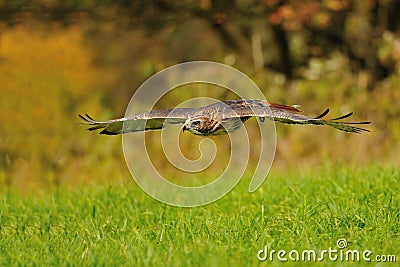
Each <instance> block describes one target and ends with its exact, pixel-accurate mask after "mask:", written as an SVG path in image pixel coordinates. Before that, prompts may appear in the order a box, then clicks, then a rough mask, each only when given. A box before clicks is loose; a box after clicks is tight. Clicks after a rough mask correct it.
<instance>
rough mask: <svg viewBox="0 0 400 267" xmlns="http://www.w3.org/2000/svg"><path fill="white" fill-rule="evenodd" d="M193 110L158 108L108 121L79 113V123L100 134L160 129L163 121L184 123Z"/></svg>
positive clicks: (163, 123)
mask: <svg viewBox="0 0 400 267" xmlns="http://www.w3.org/2000/svg"><path fill="white" fill-rule="evenodd" d="M191 111H193V109H192V108H176V109H160V110H153V111H149V112H144V113H141V114H139V115H137V116H133V117H127V118H120V119H115V120H108V121H97V120H95V119H93V118H92V117H91V116H89V115H88V114H85V116H83V115H81V114H79V115H78V116H79V118H80V119H81V120H82V121H83V122H81V124H84V125H87V126H90V127H89V128H88V130H89V131H93V130H99V129H103V130H102V131H100V134H106V135H117V134H122V133H128V132H141V131H149V130H158V129H162V128H163V127H164V125H165V123H170V124H179V123H184V122H185V120H186V118H187V114H188V113H189V112H191Z"/></svg>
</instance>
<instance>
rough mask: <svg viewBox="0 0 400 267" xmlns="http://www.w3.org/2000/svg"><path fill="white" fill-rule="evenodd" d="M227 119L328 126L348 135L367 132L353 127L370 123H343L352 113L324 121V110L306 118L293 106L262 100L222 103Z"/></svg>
mask: <svg viewBox="0 0 400 267" xmlns="http://www.w3.org/2000/svg"><path fill="white" fill-rule="evenodd" d="M224 103H225V104H226V105H225V109H226V112H225V113H226V114H225V118H227V117H242V118H246V117H259V118H260V120H261V121H263V120H264V119H265V118H270V119H273V120H275V121H279V122H282V123H287V124H314V125H328V126H331V127H333V128H336V129H339V130H341V131H345V132H350V133H361V132H369V130H368V129H364V128H360V127H358V126H355V125H365V124H370V123H371V122H370V121H363V122H344V121H341V120H342V119H345V118H348V117H350V116H351V115H353V112H351V113H348V114H345V115H343V116H340V117H337V118H334V119H328V120H327V119H324V117H325V116H326V115H327V114H328V113H329V109H326V110H325V111H324V112H323V113H321V114H320V115H319V116H317V117H314V118H313V117H308V116H305V115H301V114H298V112H301V110H299V109H297V108H296V107H293V106H286V105H282V104H275V103H268V102H267V101H263V100H244V99H241V100H232V101H226V102H224Z"/></svg>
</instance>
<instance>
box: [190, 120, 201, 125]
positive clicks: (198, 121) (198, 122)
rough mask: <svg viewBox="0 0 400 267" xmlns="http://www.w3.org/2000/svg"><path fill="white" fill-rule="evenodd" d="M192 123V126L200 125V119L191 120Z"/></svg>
mask: <svg viewBox="0 0 400 267" xmlns="http://www.w3.org/2000/svg"><path fill="white" fill-rule="evenodd" d="M192 124H193V125H194V126H199V125H200V120H196V121H193V122H192Z"/></svg>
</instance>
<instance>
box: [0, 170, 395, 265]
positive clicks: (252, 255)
mask: <svg viewBox="0 0 400 267" xmlns="http://www.w3.org/2000/svg"><path fill="white" fill-rule="evenodd" d="M248 182H249V180H248V179H243V180H242V181H241V182H240V184H239V185H238V186H237V187H236V188H235V189H234V190H233V191H232V192H231V193H230V194H228V195H227V196H226V197H224V198H223V199H221V200H220V201H217V202H216V203H213V204H210V205H207V206H204V207H199V208H176V207H171V206H168V205H164V204H161V203H159V202H157V201H156V200H153V199H152V198H150V197H149V196H147V195H146V194H145V193H143V192H142V191H141V190H140V188H138V187H137V186H136V185H135V184H134V183H133V182H129V181H127V182H126V184H125V185H114V186H100V185H99V186H97V187H96V186H91V187H87V188H80V189H76V190H74V191H63V190H62V189H60V190H58V191H56V192H53V193H52V194H48V195H40V196H39V195H31V196H29V197H28V196H21V195H19V194H17V193H13V192H12V191H9V192H5V193H2V195H1V196H2V197H1V206H0V239H1V242H0V265H1V266H8V265H19V266H25V265H27V266H32V265H45V266H50V265H88V266H120V265H126V266H277V265H281V264H282V262H280V261H279V260H278V259H277V255H276V254H275V255H274V258H273V261H272V262H271V261H270V260H267V261H264V262H260V261H259V260H258V259H257V253H258V251H259V250H261V249H263V248H264V247H265V246H266V245H268V247H269V249H270V250H272V249H274V250H277V251H278V250H286V251H287V252H289V251H290V250H294V249H295V250H297V251H299V252H300V253H302V251H303V250H315V251H316V252H317V253H319V252H320V251H322V250H327V249H329V247H331V248H332V249H338V248H337V246H336V242H337V240H338V239H340V238H344V239H345V240H346V241H347V242H348V246H347V248H346V249H351V250H359V251H360V252H362V251H364V250H371V251H372V254H371V255H370V256H369V257H370V258H371V259H372V260H374V259H375V256H376V255H378V254H379V255H384V256H387V255H395V256H396V257H397V263H381V265H379V266H397V264H398V261H400V252H399V248H400V195H399V193H400V190H399V188H400V177H399V172H398V170H397V169H395V168H380V167H369V168H368V169H365V170H361V169H353V168H348V167H332V166H330V167H320V168H319V169H318V170H317V171H312V172H306V173H301V174H295V173H294V172H283V173H278V172H276V173H273V174H272V175H270V176H269V177H268V179H267V181H266V182H265V183H264V184H263V186H262V188H261V189H260V190H258V191H256V192H255V193H253V194H249V193H248V192H247V191H246V190H247V187H248ZM346 249H344V250H343V251H345V250H346ZM300 255H301V254H300ZM317 255H319V254H317ZM286 258H288V255H286ZM392 260H393V259H392ZM323 263H324V264H325V265H327V266H336V265H342V266H343V265H347V263H348V262H346V261H339V260H337V261H330V260H329V258H328V256H327V255H326V256H325V260H324V261H323ZM316 264H317V263H315V262H311V264H310V262H308V261H300V262H293V261H291V260H290V259H289V263H286V265H289V266H294V265H296V266H299V265H303V266H310V265H316ZM376 264H377V263H376V262H366V261H363V260H361V261H360V262H353V263H352V265H353V266H356V265H357V266H360V265H362V266H375V265H376Z"/></svg>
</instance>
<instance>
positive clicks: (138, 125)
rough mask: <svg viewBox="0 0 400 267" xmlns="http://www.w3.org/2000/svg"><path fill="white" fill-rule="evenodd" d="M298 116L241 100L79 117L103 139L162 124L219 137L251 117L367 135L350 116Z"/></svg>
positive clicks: (291, 110) (279, 107) (292, 110)
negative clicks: (98, 118)
mask: <svg viewBox="0 0 400 267" xmlns="http://www.w3.org/2000/svg"><path fill="white" fill-rule="evenodd" d="M300 112H301V110H299V109H297V108H296V107H294V106H287V105H283V104H276V103H269V102H267V101H265V100H245V99H240V100H228V101H224V102H217V103H214V104H211V105H208V106H204V107H200V108H176V109H160V110H152V111H148V112H144V113H141V114H139V115H137V116H134V117H128V118H121V119H116V120H109V121H96V120H94V119H93V118H91V117H90V116H89V115H87V114H85V116H82V115H79V117H80V118H81V119H82V120H83V124H85V125H88V126H90V127H89V128H88V130H90V131H93V130H98V129H102V130H101V131H100V134H106V135H116V134H121V133H128V132H139V131H149V130H158V129H162V128H163V127H164V126H165V124H183V128H182V130H183V131H185V130H187V131H189V132H191V133H193V134H196V135H203V136H205V135H220V134H226V133H231V132H234V131H236V130H237V129H239V128H240V127H241V126H242V125H243V122H245V121H246V120H248V119H249V118H251V117H258V118H259V119H260V121H264V120H265V118H269V119H272V120H275V121H278V122H282V123H287V124H314V125H328V126H331V127H333V128H336V129H339V130H341V131H345V132H350V133H361V132H369V130H367V129H364V128H360V127H358V126H359V125H365V124H369V123H371V122H369V121H365V122H344V121H342V120H343V119H345V118H348V117H350V116H351V115H352V114H353V113H352V112H351V113H348V114H345V115H343V116H340V117H337V118H334V119H329V120H326V119H323V118H324V117H325V116H326V115H327V114H328V112H329V109H326V110H325V111H324V112H323V113H322V114H321V115H319V116H317V117H308V116H304V115H301V114H299V113H300Z"/></svg>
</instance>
